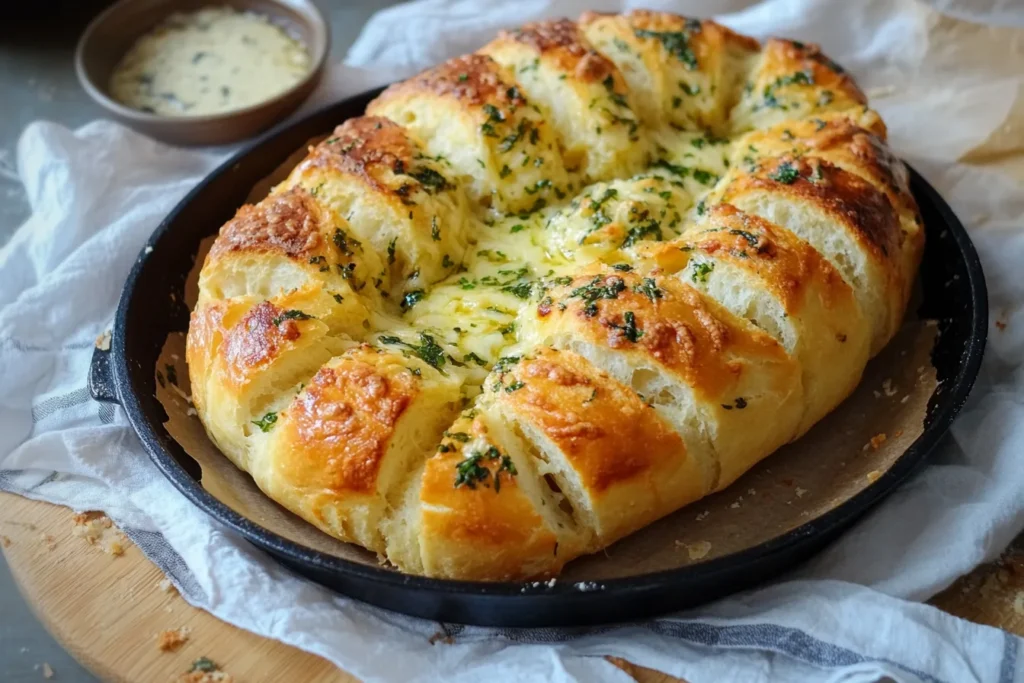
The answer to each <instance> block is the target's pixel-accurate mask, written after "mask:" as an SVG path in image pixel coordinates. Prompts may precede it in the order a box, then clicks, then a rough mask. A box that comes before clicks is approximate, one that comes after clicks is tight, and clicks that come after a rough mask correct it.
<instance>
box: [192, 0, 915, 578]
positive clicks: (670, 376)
mask: <svg viewBox="0 0 1024 683" xmlns="http://www.w3.org/2000/svg"><path fill="white" fill-rule="evenodd" d="M885 141H886V130H885V125H884V124H883V123H882V121H881V119H880V118H879V117H878V115H877V114H876V113H875V112H874V111H872V110H871V109H869V108H868V107H867V105H866V102H865V98H864V95H863V94H862V93H861V91H860V90H859V89H858V88H857V86H856V84H855V83H854V82H853V80H852V79H851V78H850V77H849V76H848V75H847V74H845V73H844V72H843V71H842V69H841V68H840V67H839V66H838V65H836V64H835V63H833V62H832V61H831V60H829V59H828V58H827V57H825V56H824V55H823V54H822V53H821V51H820V50H819V49H818V47H817V46H814V45H806V44H803V43H799V42H796V41H790V40H781V39H771V40H769V41H767V42H766V43H765V44H764V45H760V44H758V42H757V41H755V40H753V39H751V38H747V37H745V36H740V35H737V34H735V33H733V32H732V31H730V30H728V29H726V28H725V27H723V26H720V25H718V24H716V23H714V22H712V21H698V20H694V19H687V18H684V17H679V16H676V15H672V14H666V13H659V12H651V11H641V10H637V11H634V12H632V13H630V14H625V15H607V14H597V13H593V12H588V13H586V14H584V15H583V16H582V17H581V18H580V19H579V21H577V22H573V21H569V20H567V19H561V20H554V21H544V22H539V23H534V24H529V25H527V26H524V27H522V28H519V29H514V30H509V31H503V32H502V33H501V34H500V35H499V36H498V37H497V38H496V39H495V40H494V41H492V42H491V43H489V44H487V45H486V46H484V47H483V48H481V49H480V50H479V51H478V52H476V53H475V54H471V55H467V56H464V57H459V58H457V59H453V60H451V61H449V62H447V63H445V64H442V65H440V66H437V67H434V68H432V69H428V70H427V71H425V72H423V73H421V74H419V75H418V76H414V77H413V78H410V79H409V80H407V81H404V82H402V83H398V84H396V85H393V86H391V87H390V88H388V89H387V90H386V91H384V93H382V94H381V95H380V96H379V97H378V98H377V99H376V100H374V101H373V102H372V103H371V104H370V105H369V106H368V107H367V115H366V116H364V117H360V118H356V119H351V120H349V121H346V122H344V123H343V124H342V125H340V126H339V127H338V128H337V129H336V130H335V131H334V132H333V133H332V134H331V135H329V136H328V137H327V138H326V139H324V140H323V141H322V142H320V143H319V144H317V145H315V146H313V147H311V148H310V150H309V154H308V155H307V157H306V158H305V160H303V161H302V162H301V163H300V164H298V166H296V167H295V169H294V170H293V171H292V172H291V174H290V175H289V176H288V178H287V179H286V180H285V181H284V182H282V183H281V184H280V185H278V186H277V187H275V188H274V189H273V190H272V191H271V193H270V195H269V196H268V197H267V198H266V199H264V200H263V201H261V202H259V203H257V204H255V205H251V206H245V207H242V208H241V209H240V210H239V211H238V213H237V215H236V216H235V217H234V218H233V219H232V220H231V221H229V222H228V223H227V224H226V225H225V226H224V227H223V228H222V229H221V232H220V235H219V236H218V238H217V240H216V242H215V244H214V246H213V248H212V249H211V251H210V253H209V256H208V257H207V259H206V263H205V264H204V265H203V268H202V271H201V274H200V280H199V291H200V294H199V299H198V302H197V304H196V306H195V309H194V311H193V313H192V321H191V326H190V328H189V334H188V347H187V349H188V350H187V355H188V358H187V359H188V365H189V373H190V377H191V381H192V395H193V400H194V403H195V407H196V410H197V412H198V414H199V417H200V419H201V420H202V421H203V424H204V425H205V427H206V430H207V432H208V434H209V435H210V438H211V439H212V440H213V441H214V443H216V444H217V446H218V447H219V448H220V449H221V450H222V451H223V452H224V454H225V455H226V456H227V457H228V458H230V459H231V460H232V461H233V462H234V463H235V464H236V465H237V466H238V467H240V468H241V469H243V470H245V471H247V472H248V473H250V474H251V475H252V477H253V479H254V480H255V482H256V483H257V485H258V486H259V487H260V488H261V489H262V490H263V491H265V492H266V493H267V495H269V496H270V497H271V498H272V499H274V500H275V501H277V502H278V503H280V504H281V505H283V506H285V507H286V508H287V509H289V510H291V511H292V512H294V513H295V514H297V515H299V516H301V517H302V518H304V519H305V520H307V521H309V522H310V523H312V524H314V525H316V526H317V527H319V528H320V529H322V530H323V531H325V532H326V533H328V534H330V535H332V536H334V537H336V538H339V539H341V540H344V541H348V542H352V543H357V544H359V545H361V546H364V547H366V548H368V549H370V550H372V551H375V552H376V553H378V554H379V555H380V556H381V557H382V558H386V559H387V560H388V561H389V562H390V563H391V564H393V565H394V566H395V567H397V568H398V569H400V570H402V571H405V572H409V573H414V574H423V575H427V576H434V577H443V578H452V579H472V580H484V581H497V580H522V579H526V578H538V577H547V576H552V575H555V574H557V573H558V572H559V571H560V570H561V568H562V566H563V565H564V564H565V563H566V562H568V561H570V560H572V559H573V558H575V557H578V556H580V555H582V554H585V553H591V552H595V551H598V550H600V549H602V548H605V547H607V546H608V545H609V544H611V543H614V542H615V541H616V540H618V539H620V538H622V537H624V536H626V535H628V534H630V533H633V532H634V531H636V530H637V529H640V528H641V527H643V526H645V525H647V524H649V523H650V522H652V521H654V520H656V519H658V518H660V517H663V516H665V515H667V514H669V513H671V512H673V511H675V510H678V509H679V508H681V507H683V506H684V505H687V504H689V503H691V502H693V501H695V500H698V499H699V498H701V497H703V496H705V495H707V494H709V493H711V492H714V491H719V490H721V489H723V488H725V487H727V486H729V485H730V484H731V483H732V482H734V481H735V480H736V479H737V478H738V477H739V476H740V475H742V474H743V473H744V472H746V471H747V470H748V469H749V468H750V467H752V466H753V465H754V464H755V463H757V462H758V461H760V460H761V459H763V458H764V457H766V456H767V455H768V454H770V453H771V452H773V451H774V450H775V449H777V448H778V447H780V446H782V445H783V444H785V443H787V442H789V441H791V440H793V439H795V438H798V437H799V436H800V435H801V434H803V433H804V432H806V431H807V430H808V429H809V428H810V427H811V426H813V425H814V424H815V422H817V421H818V420H820V419H821V418H822V417H823V416H824V415H825V414H827V413H828V412H829V411H831V410H832V409H833V408H835V407H836V406H837V405H838V404H839V403H840V402H841V401H843V400H844V399H845V398H846V397H847V396H848V395H849V394H850V392H851V391H853V389H854V388H855V387H856V385H857V383H858V382H859V381H860V377H861V374H862V372H863V370H864V367H865V364H866V363H867V361H868V359H869V358H870V357H871V356H873V355H874V354H876V353H877V352H878V351H879V350H880V349H881V348H882V347H883V346H885V344H886V343H887V342H888V341H889V340H890V339H891V338H892V336H893V335H894V334H895V333H896V331H897V329H898V327H899V325H900V323H901V321H902V318H903V315H904V312H905V309H906V306H907V301H908V298H909V296H910V290H911V285H912V283H913V281H914V278H915V276H916V272H917V268H918V264H919V262H920V259H921V253H922V250H923V240H924V236H923V230H922V224H921V219H920V216H919V214H918V210H917V207H916V205H915V203H914V199H913V197H912V196H911V194H910V192H909V190H908V179H907V172H906V169H905V168H904V167H903V165H902V164H901V163H900V162H899V160H898V159H896V158H895V157H894V156H893V155H892V154H891V153H890V152H889V150H888V148H887V146H886V142H885Z"/></svg>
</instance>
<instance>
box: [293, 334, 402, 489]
mask: <svg viewBox="0 0 1024 683" xmlns="http://www.w3.org/2000/svg"><path fill="white" fill-rule="evenodd" d="M378 355H379V352H378V351H377V350H375V349H373V348H372V347H369V346H363V347H361V348H359V349H356V350H354V351H352V352H350V353H348V354H346V355H345V356H343V357H342V358H341V359H340V361H339V362H337V363H334V364H332V365H328V366H325V367H323V368H321V369H320V370H319V372H317V373H316V375H315V376H314V377H313V378H312V379H311V380H310V381H309V384H308V385H307V386H306V388H305V389H304V390H303V391H302V393H300V394H299V395H298V396H297V397H296V398H295V400H294V402H293V403H292V404H291V405H290V406H289V408H288V410H287V415H286V417H285V420H284V424H282V426H281V429H283V430H284V431H283V435H282V438H284V439H286V440H287V442H288V444H289V446H290V452H291V455H290V457H289V458H288V461H287V473H288V479H289V481H290V482H291V483H292V485H294V486H297V487H300V488H306V489H310V490H317V491H324V492H329V493H331V494H334V495H338V496H344V495H345V493H346V492H348V491H354V492H358V493H370V492H372V491H373V490H375V487H376V482H377V472H378V470H379V468H380V463H381V460H382V459H383V457H384V454H385V452H386V450H387V448H388V443H389V441H390V439H391V436H392V435H393V433H394V429H395V425H396V424H397V423H398V420H399V418H400V417H401V416H402V414H403V413H404V412H405V410H406V409H407V408H408V407H409V404H410V403H411V402H412V401H413V400H414V399H415V398H416V395H417V393H418V382H419V380H418V379H417V377H416V376H415V375H413V373H412V372H411V371H410V370H409V369H408V368H406V367H405V366H404V365H402V364H401V363H400V362H399V361H398V359H395V360H394V362H392V363H382V362H381V359H380V358H377V356H378ZM367 356H373V357H372V358H369V359H368V358H367Z"/></svg>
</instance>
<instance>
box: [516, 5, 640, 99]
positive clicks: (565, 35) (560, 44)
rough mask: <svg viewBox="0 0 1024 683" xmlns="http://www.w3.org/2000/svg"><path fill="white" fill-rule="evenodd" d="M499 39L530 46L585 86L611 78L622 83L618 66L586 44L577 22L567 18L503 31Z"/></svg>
mask: <svg viewBox="0 0 1024 683" xmlns="http://www.w3.org/2000/svg"><path fill="white" fill-rule="evenodd" d="M498 39H499V40H502V39H509V40H515V41H518V42H520V43H524V44H526V45H529V46H531V47H532V48H533V49H534V50H536V51H537V53H538V54H540V55H541V56H543V57H544V58H546V59H549V60H551V61H553V63H554V64H556V65H557V66H558V68H559V69H561V70H562V71H566V72H571V73H573V74H574V75H575V77H576V78H577V79H579V80H580V81H582V82H584V83H592V82H601V81H604V80H605V79H606V78H607V77H608V76H612V77H613V78H616V79H617V80H618V81H621V77H619V76H618V69H616V68H615V65H614V64H612V62H611V61H610V60H609V59H608V58H607V57H605V56H604V55H602V54H601V53H600V52H598V51H597V50H595V49H594V48H593V46H591V45H590V43H589V42H587V40H586V38H584V37H583V34H582V33H581V32H580V29H579V26H577V25H576V22H573V21H569V20H568V19H555V20H551V21H540V22H535V23H530V24H526V25H524V26H523V27H521V28H517V29H512V30H510V31H502V32H501V34H500V35H499V38H498ZM620 86H621V83H620Z"/></svg>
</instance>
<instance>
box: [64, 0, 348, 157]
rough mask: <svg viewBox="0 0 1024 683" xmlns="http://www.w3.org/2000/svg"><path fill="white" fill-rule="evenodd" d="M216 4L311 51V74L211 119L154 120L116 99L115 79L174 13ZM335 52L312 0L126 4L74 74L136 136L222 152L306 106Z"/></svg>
mask: <svg viewBox="0 0 1024 683" xmlns="http://www.w3.org/2000/svg"><path fill="white" fill-rule="evenodd" d="M210 5H216V6H221V7H223V6H225V5H227V6H229V7H233V8H235V9H238V10H248V11H252V12H256V13H259V14H262V15H264V16H266V17H267V18H269V19H270V21H272V22H273V23H275V24H277V25H278V26H281V27H282V28H284V29H285V31H287V32H288V33H289V35H292V36H293V37H295V38H297V39H298V40H299V41H300V42H301V43H302V44H303V45H304V46H305V47H306V49H307V50H308V51H309V58H310V70H309V73H308V74H306V77H305V78H304V79H303V80H302V81H300V82H299V83H296V84H295V85H294V86H292V87H291V88H289V89H288V90H285V91H284V92H282V93H280V94H278V95H275V96H273V97H271V98H270V99H267V100H265V101H263V102H261V103H259V104H255V105H252V106H249V107H245V108H243V109H236V110H234V111H229V112H223V113H219V114H210V115H207V116H161V115H159V114H151V113H147V112H143V111H139V110H138V109H132V108H131V107H128V106H126V105H123V104H121V103H120V102H117V101H116V100H114V99H113V98H112V97H111V96H110V94H109V91H108V86H109V83H110V76H111V74H112V72H113V70H114V68H115V67H116V66H117V64H118V62H119V61H120V59H121V57H123V56H124V54H125V53H126V52H127V51H128V49H129V48H130V47H131V46H132V44H133V43H134V42H135V41H136V40H137V39H138V38H139V37H140V36H142V35H144V34H146V33H148V32H149V31H150V30H152V29H153V28H154V27H155V26H156V25H157V24H159V23H160V22H161V21H163V20H164V19H165V18H167V17H168V16H169V15H171V14H173V13H175V12H182V13H187V12H194V11H196V10H198V9H201V8H202V7H205V6H210ZM329 48H330V34H329V31H328V27H327V22H326V21H325V20H324V17H323V15H322V14H321V13H320V10H318V9H317V8H316V6H315V5H313V3H312V2H310V0H121V2H118V3H117V4H115V5H113V6H111V7H109V8H107V9H106V10H105V11H104V12H102V13H101V14H100V15H99V16H97V17H96V18H95V19H94V20H93V21H92V23H90V24H89V26H88V27H87V28H86V29H85V33H83V34H82V37H81V39H79V41H78V48H77V50H76V52H75V70H76V71H77V72H78V80H79V81H81V83H82V87H83V88H85V90H86V92H88V93H89V95H90V96H91V97H92V98H93V99H94V100H96V102H98V103H99V104H100V105H101V106H102V107H104V108H105V109H106V110H107V111H108V112H109V113H110V115H111V116H113V118H115V119H117V120H118V121H121V122H122V123H124V124H126V125H128V126H131V127H132V128H134V129H135V130H137V131H139V132H141V133H145V134H146V135H149V136H151V137H154V138H157V139H159V140H163V141H164V142H169V143H172V144H177V145H219V144H224V143H228V142H234V141H237V140H242V139H244V138H247V137H250V136H252V135H255V134H256V133H259V132H261V131H263V130H265V129H267V128H269V127H270V126H272V125H274V124H275V123H278V122H280V121H281V120H283V119H284V117H286V116H287V115H288V114H290V113H291V112H292V111H294V110H295V109H296V108H297V107H298V106H299V105H300V104H302V102H303V101H304V100H305V99H306V98H307V97H308V96H309V94H310V93H311V92H312V91H313V88H315V87H316V85H317V83H318V82H319V81H320V76H321V74H322V73H323V68H324V63H325V62H326V60H327V53H328V51H329Z"/></svg>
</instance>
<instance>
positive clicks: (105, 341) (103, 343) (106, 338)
mask: <svg viewBox="0 0 1024 683" xmlns="http://www.w3.org/2000/svg"><path fill="white" fill-rule="evenodd" d="M96 348H97V349H99V350H100V351H109V350H110V330H107V331H105V332H104V333H103V334H101V335H100V336H98V337H96Z"/></svg>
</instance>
